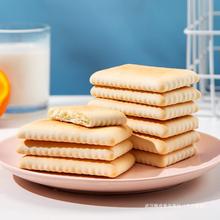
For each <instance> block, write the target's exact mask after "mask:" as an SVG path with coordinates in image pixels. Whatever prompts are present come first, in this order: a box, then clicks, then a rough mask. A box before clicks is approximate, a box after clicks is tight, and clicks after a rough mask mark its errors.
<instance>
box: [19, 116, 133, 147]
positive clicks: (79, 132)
mask: <svg viewBox="0 0 220 220" xmlns="http://www.w3.org/2000/svg"><path fill="white" fill-rule="evenodd" d="M131 134H132V131H131V129H130V128H128V127H127V126H126V125H123V126H122V125H121V126H109V127H96V128H87V127H83V126H79V125H75V124H72V123H66V122H61V121H55V120H50V119H41V120H38V121H34V122H32V123H30V124H27V125H25V126H23V127H21V128H20V129H19V130H18V133H17V137H18V138H22V139H29V140H39V141H55V142H70V143H81V144H95V145H106V146H114V145H116V144H118V143H120V142H122V141H123V140H125V139H127V138H129V137H130V136H131Z"/></svg>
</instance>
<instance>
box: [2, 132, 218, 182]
mask: <svg viewBox="0 0 220 220" xmlns="http://www.w3.org/2000/svg"><path fill="white" fill-rule="evenodd" d="M199 133H200V135H206V136H209V137H211V138H214V139H216V140H217V141H219V142H220V139H218V138H216V137H214V136H212V135H209V134H207V133H204V132H200V131H199ZM13 138H16V139H17V137H16V136H15V135H12V136H9V137H7V138H6V139H3V140H1V141H0V144H2V143H3V142H5V141H7V140H10V139H13ZM210 161H212V163H211V164H210ZM218 164H220V154H219V155H217V156H216V157H214V158H213V159H212V160H209V161H208V162H205V163H202V164H201V165H199V166H195V167H192V168H191V169H190V171H182V172H181V171H180V172H179V173H176V174H172V175H165V176H161V177H156V176H155V177H143V178H136V179H131V178H128V179H117V178H99V177H96V178H94V177H92V176H91V177H83V176H68V174H67V175H65V176H63V175H62V176H61V175H59V173H56V174H53V173H51V174H50V173H43V172H42V173H40V172H36V171H31V170H25V169H21V168H19V167H15V166H12V165H9V164H7V163H5V162H4V161H2V160H1V159H0V165H1V166H2V167H4V168H5V169H7V170H9V171H10V172H16V173H18V172H19V173H22V174H24V175H27V174H29V175H31V176H33V175H34V176H37V177H42V176H43V177H47V178H50V179H53V178H58V179H59V180H64V179H67V180H77V181H90V182H97V181H98V182H106V181H108V182H128V181H129V182H137V181H138V182H140V181H153V180H155V179H156V180H162V179H167V178H173V177H177V176H182V175H186V174H192V173H194V172H200V171H201V170H204V169H211V168H213V167H215V166H217V165H218ZM158 169H166V168H158ZM13 175H16V174H14V173H13ZM115 180H117V181H115Z"/></svg>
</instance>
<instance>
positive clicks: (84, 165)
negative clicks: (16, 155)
mask: <svg viewBox="0 0 220 220" xmlns="http://www.w3.org/2000/svg"><path fill="white" fill-rule="evenodd" d="M134 163H135V158H134V156H133V155H132V154H131V153H126V154H124V155H122V156H121V157H119V158H117V159H115V160H113V161H96V160H81V159H70V158H53V157H37V156H24V157H23V158H21V160H20V162H19V167H20V168H22V169H27V170H34V171H47V172H56V173H69V174H81V175H95V176H104V177H109V178H115V177H117V176H119V175H121V174H122V173H124V172H126V171H127V170H129V169H130V168H131V167H132V166H133V165H134Z"/></svg>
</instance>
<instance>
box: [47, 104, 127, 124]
mask: <svg viewBox="0 0 220 220" xmlns="http://www.w3.org/2000/svg"><path fill="white" fill-rule="evenodd" d="M48 116H49V118H51V119H53V120H58V121H63V122H70V123H73V124H77V125H81V126H84V127H90V128H92V127H100V126H112V125H123V124H125V123H126V116H125V115H124V114H123V113H122V112H120V111H117V110H113V109H108V108H103V107H97V106H64V107H52V108H50V109H49V111H48Z"/></svg>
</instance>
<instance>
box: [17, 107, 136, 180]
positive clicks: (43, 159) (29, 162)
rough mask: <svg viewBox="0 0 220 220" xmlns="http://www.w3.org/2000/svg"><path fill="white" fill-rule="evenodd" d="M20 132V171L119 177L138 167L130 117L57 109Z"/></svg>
mask: <svg viewBox="0 0 220 220" xmlns="http://www.w3.org/2000/svg"><path fill="white" fill-rule="evenodd" d="M48 116H49V118H48V119H43V120H38V121H35V122H32V123H31V124H28V125H25V126H24V127H22V128H20V130H19V131H18V137H19V138H21V139H22V144H21V145H20V146H19V148H18V150H17V151H18V153H21V154H24V156H23V157H22V158H21V160H20V164H19V166H20V168H23V169H28V170H37V171H48V172H58V173H71V174H83V175H96V176H104V177H111V178H114V177H117V176H118V175H120V174H122V173H124V172H125V171H127V170H129V169H130V168H131V167H132V166H133V164H134V163H135V158H134V156H133V155H132V154H131V153H130V152H129V151H130V150H131V149H132V143H131V141H130V140H128V139H129V137H130V136H131V134H132V131H131V129H130V128H128V127H127V125H126V116H125V115H124V114H123V113H122V112H120V111H116V110H110V109H106V108H100V107H92V106H72V107H54V108H51V109H50V110H49V111H48Z"/></svg>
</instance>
